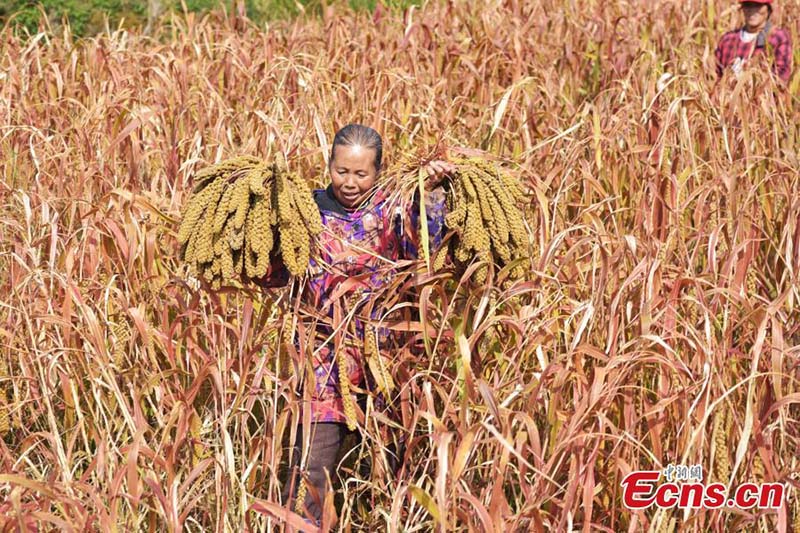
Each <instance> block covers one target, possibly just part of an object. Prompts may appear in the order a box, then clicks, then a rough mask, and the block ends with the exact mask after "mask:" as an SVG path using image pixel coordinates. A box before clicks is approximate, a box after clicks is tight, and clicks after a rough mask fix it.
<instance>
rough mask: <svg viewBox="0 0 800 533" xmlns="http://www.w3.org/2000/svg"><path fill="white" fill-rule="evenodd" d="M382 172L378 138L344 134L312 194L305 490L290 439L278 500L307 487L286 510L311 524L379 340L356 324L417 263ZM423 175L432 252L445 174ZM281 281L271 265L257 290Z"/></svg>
mask: <svg viewBox="0 0 800 533" xmlns="http://www.w3.org/2000/svg"><path fill="white" fill-rule="evenodd" d="M381 163H382V141H381V137H380V135H379V134H378V133H377V132H376V131H375V130H373V129H371V128H368V127H365V126H361V125H357V124H351V125H348V126H345V127H344V128H342V129H341V130H339V131H338V132H337V133H336V136H335V138H334V141H333V148H332V153H331V157H330V164H329V170H330V175H331V184H330V185H329V186H328V188H327V189H325V190H317V191H314V194H313V196H314V201H315V203H316V205H317V207H318V208H319V211H320V215H321V217H322V224H323V226H324V231H323V232H322V233H321V234H320V236H319V242H318V254H317V256H316V257H315V258H313V259H311V262H310V265H309V269H308V278H307V280H306V284H305V287H304V291H303V294H302V298H303V300H304V303H305V304H306V306H305V307H306V308H307V309H306V310H305V311H304V313H307V316H304V318H303V325H304V327H305V329H306V331H307V332H309V333H310V335H312V336H313V337H314V341H313V342H311V343H308V344H309V346H308V348H310V350H309V349H306V350H304V351H305V352H309V351H311V352H312V353H313V356H312V362H311V363H312V364H311V367H312V369H313V382H312V383H310V384H307V385H306V386H307V387H308V388H309V389H310V392H311V394H310V402H309V403H308V404H306V405H305V406H304V408H307V409H309V410H310V415H311V416H310V418H311V422H312V424H311V432H310V435H309V437H310V438H309V440H308V442H309V443H310V446H309V449H308V455H307V460H306V461H304V467H303V468H302V471H303V473H304V474H305V480H306V481H305V482H304V483H301V482H300V481H299V478H298V477H297V476H296V475H295V474H297V472H296V470H297V468H296V467H297V466H298V460H299V458H300V456H301V446H300V444H301V442H302V441H300V439H299V438H298V441H299V442H298V444H297V445H296V446H295V451H294V453H293V463H294V465H293V468H292V470H293V472H292V473H291V475H290V477H289V479H288V480H287V482H286V484H285V487H284V494H283V496H284V501H285V502H288V501H292V502H293V501H294V500H295V498H297V499H300V500H302V499H303V496H304V495H303V494H298V487H304V488H305V487H308V493H309V494H308V496H307V497H305V498H304V499H305V505H303V502H302V501H301V502H299V504H295V508H296V509H297V510H298V511H299V510H302V508H303V506H305V507H306V508H307V509H308V511H309V512H310V514H311V515H312V516H313V517H314V518H315V519H316V520H320V518H321V515H322V509H321V503H322V500H324V496H325V494H326V492H327V491H328V490H329V487H328V486H327V475H331V477H333V476H332V474H333V470H334V466H335V461H336V458H337V454H338V452H339V448H340V446H341V444H342V442H343V437H344V435H345V433H346V431H347V426H350V428H353V427H354V426H355V423H356V413H355V412H354V410H355V404H354V402H353V400H352V393H351V389H355V388H364V386H365V385H367V384H368V383H367V382H368V381H370V382H371V381H372V379H371V378H370V375H369V372H367V370H366V369H367V364H366V362H365V354H364V346H365V344H368V343H370V342H372V343H374V344H373V346H374V345H375V344H377V343H378V341H379V339H378V337H381V335H380V334H379V332H377V331H376V330H375V329H373V328H372V327H371V326H368V325H367V324H365V322H369V321H371V320H373V319H376V318H379V317H380V315H381V314H382V310H381V309H379V306H376V305H375V299H376V298H377V297H379V295H380V293H381V292H382V291H384V290H385V287H386V286H387V285H388V284H389V282H391V280H392V279H393V278H394V276H395V274H396V267H397V264H398V262H399V261H402V260H404V259H415V258H416V254H417V246H418V226H419V220H418V219H419V210H418V209H417V208H415V207H414V206H413V205H412V207H411V209H410V210H408V209H407V210H400V209H396V208H394V206H390V202H388V200H387V197H386V196H385V194H384V192H383V191H382V190H380V189H376V187H375V185H376V180H377V178H378V176H379V174H380V171H381ZM426 171H427V174H428V179H427V183H426V188H427V189H428V192H427V193H426V198H425V200H426V210H425V212H426V218H427V221H426V222H427V231H428V235H429V240H430V243H431V246H432V247H433V248H437V247H438V246H440V244H441V242H442V239H443V235H444V214H445V195H444V191H442V190H441V189H440V188H439V189H437V188H436V187H437V185H438V184H439V183H440V182H441V181H442V180H443V178H444V177H445V176H446V175H448V174H449V173H451V172H453V171H454V167H453V165H451V164H449V163H446V162H444V161H434V162H432V163H430V164H428V165H427V167H426ZM287 278H288V276H287V275H286V273H285V270H284V269H283V268H282V267H281V266H278V267H277V268H275V267H273V268H272V270H271V272H270V273H269V274H268V275H267V276H266V277H265V278H263V279H262V280H260V283H261V284H262V285H264V286H276V285H280V284H281V283H282V282H284V281H285V280H286V279H287ZM370 335H373V336H374V337H373V338H371V339H370ZM384 337H385V336H384ZM382 340H383V339H382ZM368 385H372V383H369V384H368ZM301 433H302V432H301ZM326 472H327V474H326ZM301 492H306V491H305V490H303V489H301Z"/></svg>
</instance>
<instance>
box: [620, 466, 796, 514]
mask: <svg viewBox="0 0 800 533" xmlns="http://www.w3.org/2000/svg"><path fill="white" fill-rule="evenodd" d="M662 475H663V476H664V481H663V482H661V483H659V478H661V476H662ZM785 494H786V487H785V485H784V484H783V483H761V484H756V483H742V484H741V485H739V486H738V487H735V488H733V489H731V490H729V488H728V487H727V486H726V485H724V484H722V483H703V466H702V465H691V466H687V465H672V464H670V465H669V466H667V467H666V468H665V469H664V470H663V471H660V472H659V471H658V470H638V471H634V472H631V473H630V474H628V475H627V476H625V479H623V480H622V502H623V505H625V507H627V508H628V509H631V510H641V509H647V508H648V507H650V506H652V505H655V506H656V507H659V508H662V509H671V508H674V507H677V508H681V509H700V508H704V509H720V508H723V507H727V508H739V509H751V508H754V507H757V508H760V509H778V508H779V507H780V506H781V503H782V502H783V500H784V496H785Z"/></svg>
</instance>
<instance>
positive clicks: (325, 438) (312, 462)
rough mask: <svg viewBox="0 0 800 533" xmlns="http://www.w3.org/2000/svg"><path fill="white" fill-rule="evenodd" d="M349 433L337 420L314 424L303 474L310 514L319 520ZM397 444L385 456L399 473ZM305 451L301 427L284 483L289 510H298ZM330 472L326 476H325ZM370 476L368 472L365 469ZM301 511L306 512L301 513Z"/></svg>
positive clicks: (393, 469)
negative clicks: (343, 443)
mask: <svg viewBox="0 0 800 533" xmlns="http://www.w3.org/2000/svg"><path fill="white" fill-rule="evenodd" d="M346 434H347V426H346V425H345V424H339V423H336V422H319V423H316V424H311V439H310V442H309V450H308V459H307V460H306V462H305V468H304V469H303V473H304V474H305V478H306V488H307V492H306V498H305V501H304V505H305V507H306V508H307V509H308V512H309V514H310V515H311V516H312V517H314V519H315V520H316V521H317V523H319V521H320V520H321V519H322V505H323V504H324V502H325V496H326V495H327V494H328V492H330V491H332V490H333V488H332V487H331V486H330V484H329V483H328V477H330V478H331V480H333V479H334V478H335V476H336V471H335V468H336V460H337V459H338V457H339V449H340V448H341V446H342V442H343V441H344V437H345V435H346ZM399 448H400V449H399V450H398V446H396V445H395V444H394V443H392V444H389V445H388V446H387V449H386V450H385V451H386V459H387V461H388V463H389V468H390V469H391V472H392V474H393V475H394V474H396V473H397V471H398V469H399V465H400V458H401V457H402V451H403V450H402V446H400V447H399ZM302 451H303V436H302V430H300V431H299V432H298V435H297V442H295V444H294V449H293V450H292V462H291V464H290V468H289V475H288V479H287V480H286V483H285V484H284V486H283V494H282V500H283V503H284V505H286V504H287V502H288V504H289V505H290V509H292V510H294V509H295V505H296V503H295V498H296V496H297V490H298V488H299V486H300V479H301V476H300V469H299V468H298V466H299V464H300V458H301V454H302ZM326 472H327V475H326ZM363 474H365V475H369V472H363ZM300 514H304V512H301V513H300Z"/></svg>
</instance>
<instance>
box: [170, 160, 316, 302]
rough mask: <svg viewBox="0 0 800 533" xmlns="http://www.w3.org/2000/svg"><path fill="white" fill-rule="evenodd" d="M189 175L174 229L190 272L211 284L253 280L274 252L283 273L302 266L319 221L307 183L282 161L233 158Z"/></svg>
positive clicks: (262, 272) (301, 270) (298, 271)
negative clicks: (188, 190)
mask: <svg viewBox="0 0 800 533" xmlns="http://www.w3.org/2000/svg"><path fill="white" fill-rule="evenodd" d="M195 181H196V184H195V187H194V190H193V192H192V196H191V197H190V198H189V201H188V202H187V203H186V207H185V209H184V212H183V218H182V221H181V225H180V229H179V231H178V243H179V244H180V245H181V258H182V259H183V260H184V261H186V262H187V263H188V264H189V268H190V271H191V273H192V274H193V275H197V276H202V277H203V278H204V279H205V280H206V281H208V282H209V283H210V284H211V286H212V288H214V289H217V288H219V287H220V286H221V285H222V284H224V283H230V282H233V281H236V280H238V279H241V278H251V279H252V278H260V277H262V276H264V275H266V273H267V271H268V269H269V266H270V264H271V260H272V256H273V255H276V254H277V253H280V255H281V256H282V261H283V263H284V264H285V265H286V268H287V270H288V271H289V273H291V274H293V275H295V276H300V275H302V274H303V273H304V272H305V268H306V266H307V265H308V262H309V256H310V253H311V243H312V239H313V238H314V237H316V236H317V235H318V234H319V233H320V232H321V231H322V220H321V219H320V216H319V211H318V210H317V209H316V205H315V204H314V200H313V198H312V197H311V191H310V190H309V188H308V185H307V184H306V183H305V182H304V181H303V180H302V179H300V178H299V177H298V176H296V175H294V174H291V173H289V172H288V171H287V170H286V168H285V165H284V164H283V162H282V161H279V162H277V163H275V164H269V163H266V162H264V161H261V160H259V159H257V158H255V157H250V156H243V157H237V158H234V159H229V160H226V161H223V162H221V163H218V164H216V165H212V166H210V167H207V168H205V169H203V170H201V171H200V172H198V173H197V175H196V177H195ZM276 243H278V245H279V247H280V248H279V249H278V247H277V246H275V245H276Z"/></svg>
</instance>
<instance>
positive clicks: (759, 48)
mask: <svg viewBox="0 0 800 533" xmlns="http://www.w3.org/2000/svg"><path fill="white" fill-rule="evenodd" d="M739 4H740V5H741V8H742V14H743V16H744V25H743V26H742V27H741V28H739V29H737V30H733V31H729V32H728V33H726V34H725V35H723V36H722V39H720V42H719V45H718V46H717V49H716V51H715V53H714V55H715V56H716V59H717V76H718V77H719V78H721V77H722V76H723V75H724V73H725V71H726V70H727V69H730V70H731V71H732V72H733V73H734V74H735V75H736V76H738V75H739V74H740V73H741V71H742V69H743V68H744V66H745V65H746V64H747V63H748V62H749V61H750V60H751V59H753V58H755V57H758V56H764V55H766V56H767V57H769V56H770V55H771V56H772V57H771V59H772V71H773V73H774V74H775V75H776V76H777V77H778V78H779V79H780V80H782V81H783V82H788V81H789V78H790V77H791V75H792V43H791V38H790V37H789V32H787V31H786V30H784V29H782V28H778V27H776V26H774V25H773V24H772V22H771V20H770V18H771V17H772V0H746V1H745V0H740V1H739ZM770 50H771V54H770V53H769V52H770Z"/></svg>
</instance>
